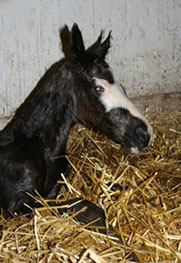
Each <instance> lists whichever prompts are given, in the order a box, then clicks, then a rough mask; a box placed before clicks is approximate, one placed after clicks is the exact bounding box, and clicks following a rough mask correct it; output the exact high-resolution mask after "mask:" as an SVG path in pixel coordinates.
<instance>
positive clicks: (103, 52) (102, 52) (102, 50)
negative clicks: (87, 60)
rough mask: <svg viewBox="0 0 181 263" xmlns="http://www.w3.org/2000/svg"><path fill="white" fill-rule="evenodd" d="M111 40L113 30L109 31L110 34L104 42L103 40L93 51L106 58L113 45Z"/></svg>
mask: <svg viewBox="0 0 181 263" xmlns="http://www.w3.org/2000/svg"><path fill="white" fill-rule="evenodd" d="M110 40H111V31H110V32H109V35H108V36H107V38H106V40H104V42H102V44H100V45H99V46H98V48H96V49H95V50H94V52H93V53H94V55H95V56H96V57H98V58H101V59H105V57H106V55H107V52H108V49H109V48H110V47H111V41H110Z"/></svg>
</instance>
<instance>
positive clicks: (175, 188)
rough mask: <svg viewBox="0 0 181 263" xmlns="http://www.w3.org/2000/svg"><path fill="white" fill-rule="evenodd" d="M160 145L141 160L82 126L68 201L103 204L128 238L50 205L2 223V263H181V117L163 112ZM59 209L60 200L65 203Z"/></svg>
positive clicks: (74, 139)
mask: <svg viewBox="0 0 181 263" xmlns="http://www.w3.org/2000/svg"><path fill="white" fill-rule="evenodd" d="M149 119H150V121H151V123H152V125H153V128H154V134H155V138H154V142H153V144H152V146H150V148H149V149H148V151H146V152H144V153H141V154H139V155H137V156H135V155H132V154H127V153H125V152H124V150H123V149H122V148H120V146H118V145H116V144H115V143H113V142H112V141H111V140H109V139H107V138H106V137H104V136H101V135H99V134H96V133H94V132H93V131H89V130H87V129H85V128H84V127H82V126H76V127H75V128H74V129H73V131H72V132H71V135H70V137H69V142H68V155H67V158H68V160H69V163H70V166H71V169H70V174H69V176H68V177H67V178H66V179H65V180H64V181H60V182H59V183H60V186H61V192H60V195H59V196H58V198H59V199H61V200H67V199H70V198H73V197H79V196H81V197H83V198H86V199H88V200H90V201H92V202H93V203H95V204H98V205H99V206H101V207H102V208H103V209H104V211H105V213H106V217H107V223H109V224H110V225H111V226H112V227H113V228H114V230H115V231H116V232H117V233H118V234H119V235H120V236H121V237H122V239H123V244H122V245H120V244H117V243H116V242H115V241H114V238H111V237H108V236H106V235H103V234H99V233H97V232H95V231H91V230H90V229H88V228H86V227H85V226H84V225H81V224H79V223H77V222H76V221H75V220H74V219H73V218H72V214H71V213H66V214H63V215H58V213H57V211H56V207H53V208H50V207H48V205H47V203H46V200H43V199H42V198H41V197H40V196H38V193H37V201H38V200H39V201H40V202H42V203H43V204H44V206H43V207H42V208H40V209H36V210H35V211H32V215H31V216H29V215H21V216H18V215H15V216H14V218H11V219H8V220H5V219H4V218H1V220H0V230H1V232H0V262H8V263H9V262H13V263H15V262H16V263H19V262H28V263H29V262H38V263H41V262H42V263H44V262H51V263H56V262H62V263H63V262H66V263H108V262H109V263H113V262H114V263H117V262H119V263H120V262H126V259H125V255H126V254H125V253H129V252H130V253H131V252H132V250H133V249H134V251H136V252H137V254H138V256H139V258H140V261H141V262H167V263H168V262H175V263H176V262H181V205H180V204H181V113H180V112H174V113H169V114H166V113H156V114H154V115H152V116H151V117H150V118H149ZM57 206H58V203H57Z"/></svg>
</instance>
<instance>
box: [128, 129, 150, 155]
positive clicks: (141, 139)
mask: <svg viewBox="0 0 181 263" xmlns="http://www.w3.org/2000/svg"><path fill="white" fill-rule="evenodd" d="M135 137H136V145H134V146H132V147H131V148H130V152H131V153H134V154H138V153H139V152H143V151H145V150H146V149H147V147H148V146H149V144H150V142H151V140H152V134H150V131H149V130H147V127H144V126H143V127H142V126H138V127H137V128H136V129H135Z"/></svg>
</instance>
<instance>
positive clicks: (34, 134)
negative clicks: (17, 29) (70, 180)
mask: <svg viewBox="0 0 181 263" xmlns="http://www.w3.org/2000/svg"><path fill="white" fill-rule="evenodd" d="M110 38H111V34H110V33H109V35H108V37H107V38H106V40H105V41H104V42H102V43H101V35H100V37H99V38H98V41H97V42H96V45H93V46H92V47H91V48H89V49H87V50H85V47H84V42H83V38H82V35H81V32H80V30H79V28H78V26H77V25H76V24H74V25H73V27H72V30H71V49H72V53H73V54H72V56H67V57H65V58H64V59H62V60H61V61H59V62H57V63H55V64H54V65H52V66H51V67H50V69H49V70H48V71H47V72H46V73H45V75H44V76H43V77H42V78H41V79H40V81H39V82H38V84H37V86H36V87H35V89H34V90H33V91H32V92H31V94H30V95H29V96H28V97H27V99H26V100H25V102H24V103H23V104H22V105H21V106H20V107H19V108H18V109H17V111H16V113H15V116H14V118H13V119H12V120H11V121H10V123H9V124H8V125H7V126H6V127H5V128H4V129H3V130H2V131H1V132H0V207H1V210H2V211H3V214H4V216H5V217H8V216H9V215H10V214H12V213H14V212H23V213H24V212H26V210H27V208H26V206H24V203H26V204H28V205H30V206H32V207H35V206H36V204H35V203H34V201H33V200H32V198H31V197H30V196H29V195H28V194H27V192H28V193H30V194H32V195H33V194H34V190H35V189H36V190H37V191H38V192H39V193H40V194H41V196H43V197H44V198H48V199H49V198H50V199H53V198H56V196H57V194H58V191H59V184H58V183H57V181H58V180H60V174H61V173H63V174H64V175H65V176H66V175H67V171H68V169H67V166H68V163H67V160H66V158H65V157H64V156H65V153H66V143H67V139H68V136H69V133H70V131H71V129H72V127H73V126H74V125H75V124H76V123H81V124H83V125H85V126H87V127H91V128H93V129H95V130H98V131H100V132H102V133H104V134H105V135H107V136H108V137H109V138H111V139H112V140H113V141H115V142H116V143H118V144H120V145H123V146H124V147H125V148H126V149H127V150H128V151H129V152H131V153H139V152H140V151H143V150H145V149H146V148H147V147H148V145H149V144H150V142H151V138H152V128H151V126H150V124H149V123H148V121H147V120H146V119H145V118H144V117H143V115H142V114H141V113H140V112H139V111H138V110H137V109H136V107H135V106H134V105H133V104H132V103H131V101H130V100H129V99H128V97H127V96H126V94H125V93H124V90H123V89H122V86H121V84H120V83H119V80H118V79H117V77H116V76H115V75H114V73H113V71H112V69H111V68H110V67H109V65H108V64H107V63H106V62H105V57H106V54H107V52H108V49H109V48H110ZM57 156H62V157H60V158H56V157H57ZM73 201H77V199H76V200H73ZM73 201H72V200H71V201H68V202H67V203H72V202H73ZM85 205H86V206H87V207H88V209H87V210H86V212H85V213H84V214H83V213H80V215H79V217H78V220H80V221H82V222H90V221H91V220H93V219H95V218H96V217H101V218H102V219H101V220H102V221H101V223H100V224H103V225H104V219H105V216H104V213H103V210H101V209H100V208H98V207H97V206H95V205H93V204H91V203H90V202H88V201H87V200H84V201H83V202H82V203H79V204H78V205H75V206H74V207H75V208H76V209H78V208H80V207H83V206H85Z"/></svg>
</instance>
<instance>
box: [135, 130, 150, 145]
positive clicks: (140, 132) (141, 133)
mask: <svg viewBox="0 0 181 263" xmlns="http://www.w3.org/2000/svg"><path fill="white" fill-rule="evenodd" d="M136 134H137V135H138V136H139V138H140V140H141V141H142V142H146V141H148V140H149V134H148V132H147V129H146V128H144V127H137V128H136Z"/></svg>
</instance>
